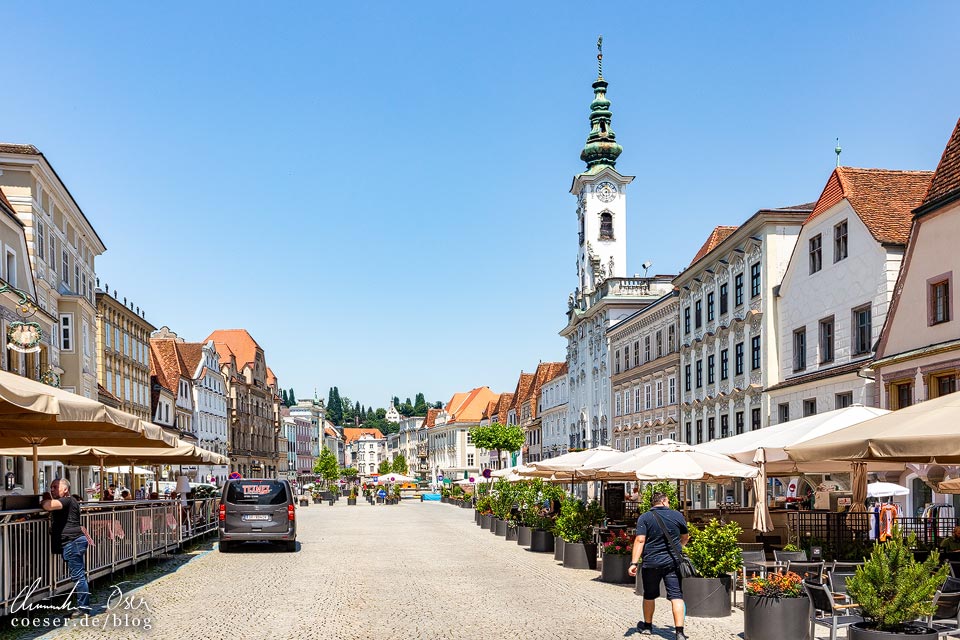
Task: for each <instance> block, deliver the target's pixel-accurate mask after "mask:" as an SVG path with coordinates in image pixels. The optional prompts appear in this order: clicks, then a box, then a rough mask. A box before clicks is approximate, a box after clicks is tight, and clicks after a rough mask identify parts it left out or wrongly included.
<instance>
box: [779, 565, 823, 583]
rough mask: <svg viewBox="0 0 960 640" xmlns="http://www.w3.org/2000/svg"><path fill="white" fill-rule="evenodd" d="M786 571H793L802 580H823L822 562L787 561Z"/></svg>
mask: <svg viewBox="0 0 960 640" xmlns="http://www.w3.org/2000/svg"><path fill="white" fill-rule="evenodd" d="M786 570H787V571H793V572H794V573H796V574H797V575H799V576H800V577H801V578H803V579H804V580H810V581H811V582H823V563H822V562H794V561H792V560H788V561H787V569H786Z"/></svg>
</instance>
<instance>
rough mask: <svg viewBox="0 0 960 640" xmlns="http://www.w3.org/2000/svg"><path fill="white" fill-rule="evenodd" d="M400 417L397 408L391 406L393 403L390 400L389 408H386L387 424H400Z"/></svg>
mask: <svg viewBox="0 0 960 640" xmlns="http://www.w3.org/2000/svg"><path fill="white" fill-rule="evenodd" d="M402 417H403V416H401V415H400V412H399V411H397V408H396V407H395V406H393V401H392V400H391V401H390V406H389V407H388V408H387V415H386V420H387V422H392V423H393V424H397V423H398V422H400V419H401V418H402Z"/></svg>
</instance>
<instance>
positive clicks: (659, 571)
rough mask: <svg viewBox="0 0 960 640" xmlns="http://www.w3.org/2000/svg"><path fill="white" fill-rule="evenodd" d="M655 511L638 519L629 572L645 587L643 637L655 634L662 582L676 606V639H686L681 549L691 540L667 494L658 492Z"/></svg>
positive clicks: (672, 603)
mask: <svg viewBox="0 0 960 640" xmlns="http://www.w3.org/2000/svg"><path fill="white" fill-rule="evenodd" d="M650 504H651V508H650V510H649V511H647V512H646V513H644V514H642V515H641V516H640V517H639V518H638V519H637V536H636V538H634V540H633V559H632V562H631V563H630V569H629V573H630V575H631V576H635V575H637V567H638V566H639V565H640V563H641V558H642V563H643V567H642V568H641V569H640V576H641V580H642V584H643V620H641V621H640V622H638V623H637V630H638V631H639V632H640V634H642V635H652V634H653V611H654V608H655V606H656V603H657V597H658V596H659V595H660V581H661V580H662V581H663V584H664V586H665V587H666V589H667V600H670V604H671V606H672V607H673V624H674V626H675V627H676V640H686V639H687V636H686V635H685V634H684V632H683V614H684V605H683V590H682V585H681V581H680V569H679V562H680V558H678V557H677V555H678V554H679V553H680V548H681V547H682V546H683V545H685V544H687V541H688V540H690V534H689V533H688V532H687V523H686V521H685V520H684V519H683V515H682V514H681V513H680V512H679V511H674V510H673V509H671V508H670V501H669V497H668V496H667V494H666V493H661V492H656V493H654V494H653V496H652V499H651V501H650Z"/></svg>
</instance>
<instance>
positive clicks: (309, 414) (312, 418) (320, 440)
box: [290, 397, 344, 466]
mask: <svg viewBox="0 0 960 640" xmlns="http://www.w3.org/2000/svg"><path fill="white" fill-rule="evenodd" d="M290 415H291V417H294V418H300V419H303V420H307V421H309V422H310V451H309V454H310V455H311V456H312V457H313V458H314V460H315V459H316V458H318V457H319V456H320V448H321V447H322V446H323V444H324V442H325V440H324V437H323V435H322V434H321V425H322V424H323V423H324V406H323V403H322V402H321V401H320V400H318V399H316V397H314V399H313V400H300V401H299V402H297V404H295V405H293V406H292V407H290ZM330 426H331V427H332V426H333V424H332V423H330ZM333 440H334V442H331V443H330V447H329V449H330V451H332V452H333V453H334V454H336V456H337V463H338V464H339V465H340V466H343V464H344V459H343V445H342V443H340V442H338V441H336V440H337V439H336V438H334V439H333ZM300 455H301V456H302V455H303V454H302V452H301V453H300Z"/></svg>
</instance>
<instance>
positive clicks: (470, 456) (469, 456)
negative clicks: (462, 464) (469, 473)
mask: <svg viewBox="0 0 960 640" xmlns="http://www.w3.org/2000/svg"><path fill="white" fill-rule="evenodd" d="M467 466H468V467H472V466H473V454H472V453H468V454H467Z"/></svg>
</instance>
